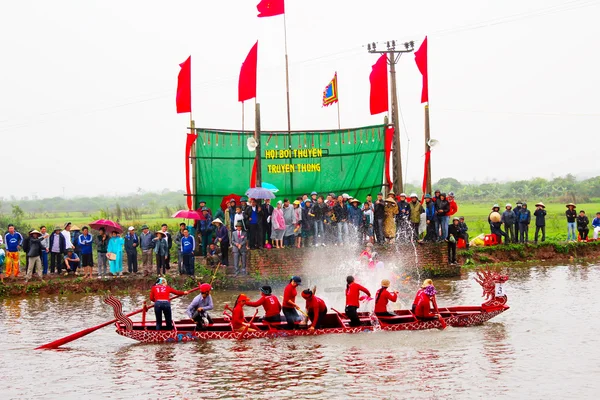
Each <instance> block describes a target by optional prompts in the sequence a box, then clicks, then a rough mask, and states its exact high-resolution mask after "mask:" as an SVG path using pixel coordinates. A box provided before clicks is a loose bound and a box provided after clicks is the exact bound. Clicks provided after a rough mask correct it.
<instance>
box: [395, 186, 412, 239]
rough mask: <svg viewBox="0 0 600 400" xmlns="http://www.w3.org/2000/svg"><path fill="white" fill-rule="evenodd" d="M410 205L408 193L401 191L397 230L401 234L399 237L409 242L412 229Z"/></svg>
mask: <svg viewBox="0 0 600 400" xmlns="http://www.w3.org/2000/svg"><path fill="white" fill-rule="evenodd" d="M409 216H410V206H409V205H408V201H406V194H404V193H400V200H399V201H398V215H397V216H396V224H397V232H398V233H399V234H400V236H399V238H400V241H402V242H407V241H408V239H409V234H408V233H409V231H410V221H409Z"/></svg>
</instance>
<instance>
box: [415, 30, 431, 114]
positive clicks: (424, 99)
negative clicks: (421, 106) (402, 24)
mask: <svg viewBox="0 0 600 400" xmlns="http://www.w3.org/2000/svg"><path fill="white" fill-rule="evenodd" d="M415 62H416V63H417V67H418V68H419V71H420V72H421V75H423V90H422V91H421V103H428V102H429V83H428V78H427V36H425V40H423V44H421V47H419V50H417V51H415Z"/></svg>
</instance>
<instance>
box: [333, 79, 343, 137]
mask: <svg viewBox="0 0 600 400" xmlns="http://www.w3.org/2000/svg"><path fill="white" fill-rule="evenodd" d="M335 94H336V95H337V102H336V103H337V111H338V129H342V124H341V123H340V87H339V86H338V81H337V71H335Z"/></svg>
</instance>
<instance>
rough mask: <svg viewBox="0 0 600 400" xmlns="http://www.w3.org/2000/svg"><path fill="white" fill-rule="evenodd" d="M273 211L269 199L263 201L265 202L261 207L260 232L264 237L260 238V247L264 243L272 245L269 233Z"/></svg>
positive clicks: (271, 229)
mask: <svg viewBox="0 0 600 400" xmlns="http://www.w3.org/2000/svg"><path fill="white" fill-rule="evenodd" d="M273 210H274V208H273V206H272V205H271V199H265V202H264V204H263V205H262V211H263V214H262V215H263V216H262V231H263V232H264V235H263V236H264V237H261V238H260V243H261V246H262V245H263V244H266V243H268V244H270V245H273V241H272V239H271V232H272V231H273Z"/></svg>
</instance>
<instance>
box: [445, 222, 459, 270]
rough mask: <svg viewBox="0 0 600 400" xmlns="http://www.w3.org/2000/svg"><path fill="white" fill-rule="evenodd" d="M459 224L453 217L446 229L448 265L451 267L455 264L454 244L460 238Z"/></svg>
mask: <svg viewBox="0 0 600 400" xmlns="http://www.w3.org/2000/svg"><path fill="white" fill-rule="evenodd" d="M459 223H460V220H459V218H458V217H453V218H452V225H450V226H449V227H448V238H447V239H446V240H447V241H448V263H449V264H452V265H454V264H456V243H457V242H458V239H459V238H460V227H459V226H458V224H459Z"/></svg>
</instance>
